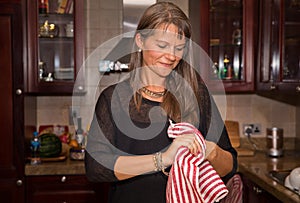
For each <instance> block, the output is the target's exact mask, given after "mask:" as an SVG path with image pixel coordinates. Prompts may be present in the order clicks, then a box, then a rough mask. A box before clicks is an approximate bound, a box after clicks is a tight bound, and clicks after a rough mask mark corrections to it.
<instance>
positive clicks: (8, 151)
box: [0, 1, 24, 203]
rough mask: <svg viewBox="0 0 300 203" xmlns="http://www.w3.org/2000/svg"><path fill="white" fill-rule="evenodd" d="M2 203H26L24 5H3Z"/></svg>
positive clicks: (0, 79)
mask: <svg viewBox="0 0 300 203" xmlns="http://www.w3.org/2000/svg"><path fill="white" fill-rule="evenodd" d="M0 27H1V29H0V44H1V46H0V61H1V62H0V72H1V73H0V92H1V99H0V112H1V113H0V123H1V124H0V132H1V135H0V139H1V147H0V154H1V156H0V200H1V202H12V203H14V202H15V203H19V202H20V203H22V202H23V199H24V179H23V177H24V172H23V171H24V167H23V165H24V159H23V149H24V147H23V145H24V139H23V115H24V114H23V51H22V49H23V41H22V38H23V35H22V34H23V31H22V7H21V2H18V1H11V2H7V1H6V3H5V2H3V1H0Z"/></svg>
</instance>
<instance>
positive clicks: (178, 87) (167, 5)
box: [129, 2, 199, 123]
mask: <svg viewBox="0 0 300 203" xmlns="http://www.w3.org/2000/svg"><path fill="white" fill-rule="evenodd" d="M171 24H174V25H175V26H177V28H178V33H177V34H178V35H179V36H181V37H182V36H184V37H186V39H187V40H186V41H187V42H186V47H185V51H184V54H183V57H182V58H185V57H186V56H187V55H188V50H189V43H188V42H189V39H190V38H191V35H192V33H191V24H190V21H189V19H188V17H187V16H186V15H185V14H184V12H183V11H182V10H181V9H180V8H179V7H178V6H176V5H175V4H173V3H171V2H159V3H156V4H153V5H152V6H150V7H148V8H147V9H146V11H145V12H144V14H143V16H142V17H141V19H140V21H139V24H138V26H137V30H136V33H135V35H136V34H138V33H140V34H141V36H142V37H143V38H144V39H145V38H147V37H148V36H150V35H151V34H152V33H151V31H148V30H154V29H156V28H158V27H159V26H161V25H163V26H165V29H167V27H168V26H169V25H171ZM137 48H138V47H137V45H136V44H135V43H134V47H133V50H134V51H133V53H132V54H131V59H130V64H129V67H130V70H135V69H136V68H138V67H141V66H142V60H143V59H142V53H141V52H137V51H136V50H137ZM174 71H175V72H176V73H177V74H176V73H174ZM131 72H132V74H131V78H130V81H131V84H132V85H133V86H134V83H136V82H137V79H138V73H137V72H138V71H131ZM178 76H180V80H178V79H175V78H178ZM166 85H167V87H166V88H167V89H168V90H169V91H168V93H167V94H166V95H165V96H164V100H163V102H162V103H161V107H162V108H163V109H164V110H165V111H166V113H167V115H168V116H169V117H171V118H172V119H173V120H174V121H176V122H180V121H189V122H192V121H195V119H197V118H198V115H199V114H198V113H197V111H195V108H196V109H197V108H198V107H195V104H194V103H193V102H191V101H189V100H190V98H191V97H190V96H196V99H197V101H198V100H199V98H198V94H197V90H198V82H197V76H196V71H195V70H194V69H193V68H192V67H191V66H190V65H189V64H188V62H187V61H185V60H183V59H181V60H180V62H179V63H178V65H177V66H176V68H175V69H174V70H173V71H172V73H171V74H170V75H169V76H168V77H167V84H166ZM187 85H188V86H187ZM191 89H192V91H190V90H191ZM170 90H171V91H170ZM183 91H184V92H183ZM171 92H172V93H171ZM188 92H189V93H188ZM189 94H193V95H190V96H189ZM188 97H189V98H188ZM134 99H135V103H136V106H137V108H138V109H139V107H140V105H141V99H142V98H141V96H140V95H139V94H138V93H136V94H135V95H134ZM191 113H192V114H198V115H193V116H192V115H191ZM195 116H196V117H195ZM186 117H189V118H188V119H187V118H186ZM198 119H199V118H198ZM198 119H197V121H196V122H197V123H198V122H199V120H198Z"/></svg>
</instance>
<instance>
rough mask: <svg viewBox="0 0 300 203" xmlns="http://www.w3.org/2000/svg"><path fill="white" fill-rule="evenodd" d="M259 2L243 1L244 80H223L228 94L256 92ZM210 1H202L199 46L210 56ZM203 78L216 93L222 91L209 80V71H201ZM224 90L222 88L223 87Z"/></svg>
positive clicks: (254, 0)
mask: <svg viewBox="0 0 300 203" xmlns="http://www.w3.org/2000/svg"><path fill="white" fill-rule="evenodd" d="M258 5H259V4H258V0H253V1H248V0H243V36H242V37H243V43H242V46H243V57H242V61H243V62H242V64H243V68H244V70H245V71H244V75H243V77H244V80H243V81H241V80H237V81H233V80H223V85H224V89H225V92H226V93H243V92H244V93H247V92H248V93H253V92H254V90H255V66H256V64H255V50H256V44H257V32H256V31H257V28H258V17H257V9H258ZM209 6H210V4H209V1H208V0H204V1H200V39H199V45H200V46H201V47H202V48H203V49H204V50H205V51H206V52H207V53H208V54H209V49H210V44H209V43H210V31H209V27H210V22H209V20H208V19H209ZM201 74H202V77H205V78H206V79H205V81H207V83H208V86H210V87H211V89H212V90H213V91H215V92H219V91H222V90H221V89H220V85H217V84H216V82H214V81H213V80H210V79H208V78H209V70H208V69H202V70H201ZM221 88H222V87H221Z"/></svg>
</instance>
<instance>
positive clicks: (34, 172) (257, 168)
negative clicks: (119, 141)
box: [25, 150, 300, 203]
mask: <svg viewBox="0 0 300 203" xmlns="http://www.w3.org/2000/svg"><path fill="white" fill-rule="evenodd" d="M238 163H239V166H238V171H239V172H240V173H242V174H243V175H245V176H247V177H248V178H250V179H251V180H252V181H253V182H254V183H256V184H257V185H258V186H260V187H261V188H263V189H264V190H266V191H267V192H269V193H270V194H272V195H273V196H275V197H276V198H277V199H279V200H281V201H282V202H288V203H292V202H297V203H300V196H299V195H297V194H296V193H294V192H292V191H291V190H289V189H287V188H285V187H284V186H282V185H281V184H279V183H277V182H276V181H275V180H273V179H271V177H270V176H269V174H268V173H269V171H271V170H288V169H293V168H295V167H300V152H295V151H292V150H290V151H285V152H284V156H283V157H279V158H271V157H269V156H267V155H266V153H265V152H264V151H257V152H256V153H255V155H254V156H244V157H238ZM84 174H85V168H84V162H83V161H73V160H69V159H66V160H65V161H60V162H44V163H42V164H40V165H30V164H26V165H25V175H27V176H39V175H84Z"/></svg>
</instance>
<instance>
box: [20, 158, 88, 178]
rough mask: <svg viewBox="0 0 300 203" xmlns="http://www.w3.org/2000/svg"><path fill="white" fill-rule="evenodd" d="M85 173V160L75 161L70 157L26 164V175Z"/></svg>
mask: <svg viewBox="0 0 300 203" xmlns="http://www.w3.org/2000/svg"><path fill="white" fill-rule="evenodd" d="M84 174H85V168H84V161H74V160H70V159H68V158H67V159H66V160H64V161H52V162H42V164H40V165H30V164H26V165H25V175H26V176H39V175H84Z"/></svg>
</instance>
